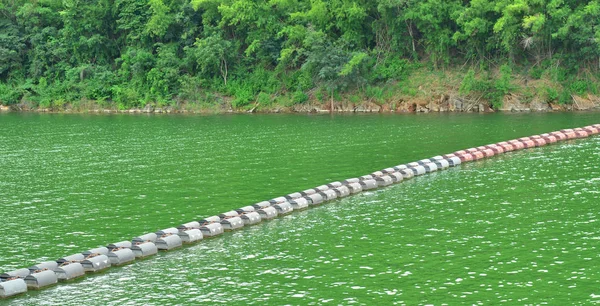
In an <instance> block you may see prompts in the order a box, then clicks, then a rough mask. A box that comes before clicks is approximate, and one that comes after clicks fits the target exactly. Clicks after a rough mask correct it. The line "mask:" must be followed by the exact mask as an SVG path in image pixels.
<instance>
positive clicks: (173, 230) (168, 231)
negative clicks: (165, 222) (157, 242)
mask: <svg viewBox="0 0 600 306" xmlns="http://www.w3.org/2000/svg"><path fill="white" fill-rule="evenodd" d="M177 233H179V230H178V229H177V228H176V227H170V228H165V229H162V230H159V231H157V232H156V236H158V237H160V236H164V235H166V234H172V235H176V234H177Z"/></svg>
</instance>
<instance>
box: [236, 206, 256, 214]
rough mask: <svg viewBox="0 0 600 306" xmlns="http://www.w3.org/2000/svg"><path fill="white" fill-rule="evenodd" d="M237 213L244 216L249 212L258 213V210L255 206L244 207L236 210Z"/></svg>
mask: <svg viewBox="0 0 600 306" xmlns="http://www.w3.org/2000/svg"><path fill="white" fill-rule="evenodd" d="M235 211H237V212H238V214H240V215H241V214H243V213H249V212H253V211H256V208H254V206H244V207H240V208H238V209H236V210H235Z"/></svg>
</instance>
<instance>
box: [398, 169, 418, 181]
mask: <svg viewBox="0 0 600 306" xmlns="http://www.w3.org/2000/svg"><path fill="white" fill-rule="evenodd" d="M399 172H400V173H402V176H403V177H404V179H405V180H408V179H410V178H413V177H414V176H415V173H414V172H413V171H412V170H410V169H404V170H400V171H399Z"/></svg>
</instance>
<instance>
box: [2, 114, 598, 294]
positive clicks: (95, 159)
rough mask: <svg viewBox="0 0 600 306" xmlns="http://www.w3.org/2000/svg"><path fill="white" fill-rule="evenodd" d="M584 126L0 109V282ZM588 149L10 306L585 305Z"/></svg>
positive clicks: (417, 190) (517, 119)
mask: <svg viewBox="0 0 600 306" xmlns="http://www.w3.org/2000/svg"><path fill="white" fill-rule="evenodd" d="M599 122H600V114H598V113H581V114H579V113H565V114H517V115H515V114H487V115H479V114H441V115H423V116H418V115H356V116H350V115H348V116H338V115H336V116H329V115H231V116H128V115H124V116H121V115H111V116H97V115H51V114H0V128H1V131H2V132H1V133H0V224H1V226H0V230H1V235H0V272H1V271H9V270H12V269H15V268H20V267H28V266H30V265H33V264H35V263H37V262H40V261H44V260H54V259H56V258H58V257H61V256H64V255H70V254H73V253H78V252H81V251H84V250H86V249H89V248H92V247H96V246H100V245H106V244H108V243H111V242H116V241H121V240H128V239H131V238H132V237H133V236H136V235H139V234H143V233H146V232H150V231H152V232H153V231H156V230H157V229H161V228H166V227H171V226H177V225H179V224H181V223H184V222H188V221H192V220H196V219H198V218H201V217H206V216H210V215H214V214H217V213H220V212H224V211H227V210H231V209H235V208H238V207H241V206H245V205H250V204H253V203H254V202H258V201H262V200H267V199H271V198H274V197H276V196H281V195H284V194H287V193H290V192H294V191H299V190H303V189H306V188H310V187H314V186H317V185H321V184H324V183H328V182H330V181H335V180H342V179H345V178H349V177H356V176H359V175H363V174H367V173H370V172H373V171H375V170H380V169H382V168H385V167H390V166H394V165H398V164H401V163H406V162H410V161H414V160H417V159H422V158H427V157H431V156H434V155H438V154H444V153H449V152H452V151H455V150H458V149H463V148H468V147H472V146H479V145H484V144H488V143H492V142H498V141H502V140H507V139H511V138H515V137H521V136H528V135H533V134H536V133H542V132H548V131H553V130H557V129H562V128H568V127H579V126H584V125H587V124H592V123H599ZM599 164H600V137H591V138H588V139H583V140H576V141H568V142H563V143H560V144H557V145H552V146H547V147H543V148H538V149H531V150H524V151H521V152H516V153H509V154H505V155H502V156H499V157H494V158H492V159H489V160H485V161H479V162H474V163H470V164H465V165H461V166H459V167H456V168H452V169H449V170H447V171H443V172H439V173H434V174H431V175H426V176H423V177H419V178H416V179H412V180H409V181H406V182H403V183H401V184H398V185H394V186H391V187H388V188H383V189H379V190H376V191H374V192H367V193H363V194H360V195H357V196H354V197H349V198H345V199H342V200H337V201H334V202H331V203H329V204H326V205H323V206H319V207H314V208H311V209H309V210H306V211H302V212H295V213H294V214H292V215H289V216H286V217H283V218H279V219H276V220H273V221H270V222H265V223H262V224H259V225H256V226H252V227H249V228H245V229H243V230H240V231H237V232H234V233H226V234H225V235H223V236H222V237H219V238H216V239H210V240H205V241H202V242H200V243H198V244H195V245H193V246H191V247H184V248H183V249H179V250H176V251H171V252H168V253H165V252H163V253H159V255H158V256H155V257H152V258H150V259H147V260H144V261H138V262H135V263H134V264H131V265H128V266H125V267H119V268H111V269H109V270H108V271H107V272H105V273H100V274H96V275H93V276H87V277H85V278H83V279H81V280H78V281H75V282H70V283H67V284H60V285H58V286H56V287H53V288H50V289H46V290H42V291H30V292H28V293H27V294H25V295H21V296H19V297H17V298H14V299H10V300H4V301H0V304H10V305H13V304H14V305H42V304H46V305H124V304H125V305H174V304H180V305H196V304H200V303H208V304H240V303H241V302H243V303H248V304H255V305H263V304H270V305H282V304H292V305H321V304H330V305H338V304H343V305H346V304H365V305H392V304H406V305H421V304H422V305H427V304H433V305H443V304H448V305H457V304H469V305H471V304H485V305H496V304H507V305H512V304H518V305H526V304H527V305H529V304H531V305H535V304H549V305H574V304H582V305H589V304H594V303H596V304H600V255H599V254H600V250H599V248H600V246H599V244H600V230H598V228H599V225H600V223H599V222H598V218H600V216H599V214H600V168H599V167H598V165H599Z"/></svg>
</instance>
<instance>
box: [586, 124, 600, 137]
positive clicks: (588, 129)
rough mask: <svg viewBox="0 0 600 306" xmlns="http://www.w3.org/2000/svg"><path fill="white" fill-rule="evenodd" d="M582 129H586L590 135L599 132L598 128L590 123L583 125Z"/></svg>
mask: <svg viewBox="0 0 600 306" xmlns="http://www.w3.org/2000/svg"><path fill="white" fill-rule="evenodd" d="M583 130H584V131H586V132H587V133H588V134H590V135H596V134H598V133H599V130H598V129H597V128H595V127H594V126H591V125H590V126H586V127H584V128H583Z"/></svg>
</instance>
